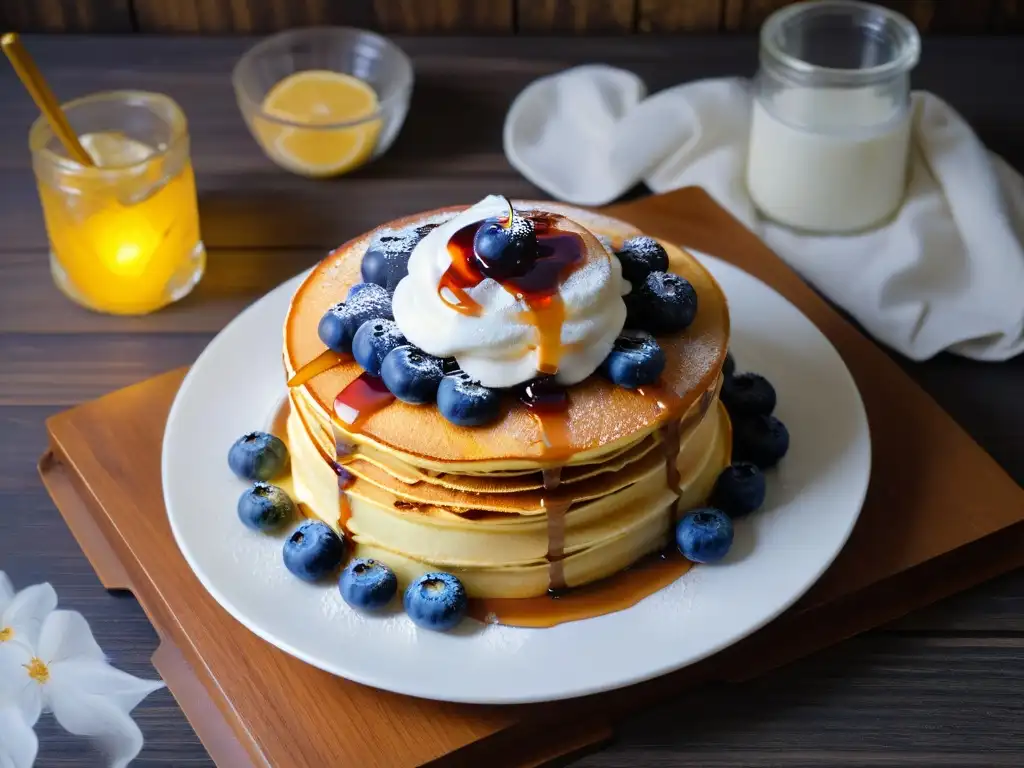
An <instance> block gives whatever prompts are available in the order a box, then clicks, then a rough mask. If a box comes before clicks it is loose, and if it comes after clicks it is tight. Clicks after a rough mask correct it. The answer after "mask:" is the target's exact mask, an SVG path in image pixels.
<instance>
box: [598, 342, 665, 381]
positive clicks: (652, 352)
mask: <svg viewBox="0 0 1024 768" xmlns="http://www.w3.org/2000/svg"><path fill="white" fill-rule="evenodd" d="M663 370H665V353H664V352H662V351H661V347H660V346H658V342H657V341H655V339H654V337H653V336H651V334H649V333H645V332H644V331H623V332H622V333H621V334H619V337H618V338H617V339H615V345H614V346H613V347H612V351H611V352H609V353H608V357H606V358H605V359H604V362H603V363H601V373H603V374H604V375H605V376H607V377H608V378H609V379H611V380H612V382H613V383H614V384H617V385H619V386H620V387H625V388H626V389H635V388H636V387H642V386H644V385H645V384H653V383H654V382H656V381H657V380H658V377H659V376H661V372H662V371H663Z"/></svg>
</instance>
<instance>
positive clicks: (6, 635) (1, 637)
mask: <svg viewBox="0 0 1024 768" xmlns="http://www.w3.org/2000/svg"><path fill="white" fill-rule="evenodd" d="M12 637H14V630H13V629H12V628H11V627H4V628H3V629H0V643H6V642H7V641H8V640H10V639H11V638H12Z"/></svg>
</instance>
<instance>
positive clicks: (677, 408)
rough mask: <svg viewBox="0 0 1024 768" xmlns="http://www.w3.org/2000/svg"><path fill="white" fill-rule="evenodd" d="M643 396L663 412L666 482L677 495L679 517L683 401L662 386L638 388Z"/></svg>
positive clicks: (675, 504)
mask: <svg viewBox="0 0 1024 768" xmlns="http://www.w3.org/2000/svg"><path fill="white" fill-rule="evenodd" d="M637 392H639V393H640V394H641V395H642V396H644V397H647V398H649V399H651V400H654V402H655V403H657V405H658V408H659V409H661V411H662V416H663V419H664V421H663V423H662V425H661V427H660V433H661V446H662V450H663V452H664V454H665V482H666V483H667V485H668V488H669V490H670V491H672V493H674V494H675V495H676V501H675V502H673V504H672V517H673V519H675V518H676V517H678V516H679V506H678V504H679V502H678V499H679V497H680V496H681V495H682V490H681V489H680V487H679V482H680V476H679V448H680V442H681V434H682V425H681V424H680V418H681V417H682V413H681V411H682V409H683V400H682V398H680V397H679V395H677V394H676V393H675V392H673V391H672V390H671V389H670V388H668V387H667V386H665V385H664V384H663V383H662V384H654V385H650V386H646V387H639V388H637Z"/></svg>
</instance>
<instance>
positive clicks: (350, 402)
mask: <svg viewBox="0 0 1024 768" xmlns="http://www.w3.org/2000/svg"><path fill="white" fill-rule="evenodd" d="M394 400H395V396H394V395H392V394H391V393H390V392H389V391H388V389H387V387H385V386H384V382H382V381H381V380H380V379H379V378H377V377H376V376H370V375H369V374H368V373H361V374H360V375H359V376H357V377H356V378H355V379H353V380H352V381H350V382H349V383H348V384H347V385H346V386H345V388H344V389H343V390H341V392H339V393H338V396H337V397H336V398H334V414H335V415H336V416H337V417H338V418H339V419H340V420H341V421H342V422H343V423H344V424H345V425H346V427H347V428H348V429H349V430H351V431H357V430H358V429H359V428H360V427H361V426H362V425H363V423H364V422H365V421H366V420H367V419H368V418H369V417H370V416H372V415H373V414H375V413H376V412H377V411H379V410H380V409H381V408H384V407H386V406H387V405H389V404H391V403H392V402H394ZM331 427H332V429H333V431H334V455H335V458H334V459H330V458H329V457H328V458H327V461H328V463H329V464H330V465H331V469H333V470H334V473H335V474H336V475H337V476H338V526H339V527H340V528H341V529H342V530H345V531H347V530H348V521H349V520H350V519H351V518H352V505H351V503H350V502H349V499H348V494H347V493H346V491H347V490H348V489H349V488H351V487H352V484H353V483H355V481H356V478H355V475H353V474H352V473H351V472H349V471H348V470H347V469H345V466H344V465H345V464H346V463H348V462H349V461H351V460H352V457H353V456H354V455H355V451H356V446H355V443H353V442H352V440H351V439H350V438H349V436H348V435H347V434H346V433H345V431H344V430H342V429H341V428H340V427H339V426H338V425H337V424H334V423H332V424H331ZM313 442H314V444H317V443H316V441H315V440H314V441H313ZM317 448H318V449H319V445H318V444H317Z"/></svg>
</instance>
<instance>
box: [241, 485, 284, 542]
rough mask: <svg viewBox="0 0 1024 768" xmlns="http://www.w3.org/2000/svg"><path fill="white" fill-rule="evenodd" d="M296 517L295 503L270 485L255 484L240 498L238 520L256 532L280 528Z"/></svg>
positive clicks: (280, 490)
mask: <svg viewBox="0 0 1024 768" xmlns="http://www.w3.org/2000/svg"><path fill="white" fill-rule="evenodd" d="M294 515H295V502H294V501H292V498H291V496H289V495H288V494H287V493H285V492H284V490H283V489H281V488H278V487H277V486H276V485H271V484H270V483H262V482H258V483H253V485H252V487H251V488H247V489H246V490H245V491H243V493H242V495H241V496H239V497H238V519H239V520H241V521H242V522H243V523H245V526H246V527H247V528H252V529H253V530H254V531H272V530H274V529H275V528H280V527H281V525H283V524H284V523H285V521H287V520H289V519H291V518H292V517H293V516H294Z"/></svg>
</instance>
